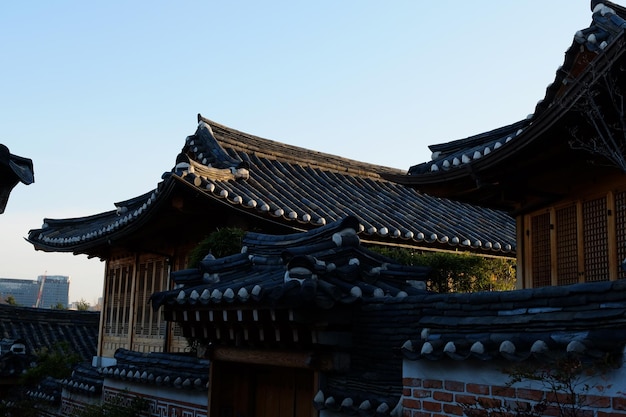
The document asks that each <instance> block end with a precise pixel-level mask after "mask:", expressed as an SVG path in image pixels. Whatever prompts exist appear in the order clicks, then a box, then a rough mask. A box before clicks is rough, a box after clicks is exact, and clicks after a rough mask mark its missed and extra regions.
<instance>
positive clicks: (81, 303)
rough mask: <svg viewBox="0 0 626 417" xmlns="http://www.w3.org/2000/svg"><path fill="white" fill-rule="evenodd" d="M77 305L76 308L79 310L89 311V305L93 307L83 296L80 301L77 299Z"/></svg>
mask: <svg viewBox="0 0 626 417" xmlns="http://www.w3.org/2000/svg"><path fill="white" fill-rule="evenodd" d="M75 306H76V310H78V311H88V310H89V307H91V306H90V305H89V303H88V302H87V301H86V300H85V299H84V298H81V299H80V300H79V301H76V303H75Z"/></svg>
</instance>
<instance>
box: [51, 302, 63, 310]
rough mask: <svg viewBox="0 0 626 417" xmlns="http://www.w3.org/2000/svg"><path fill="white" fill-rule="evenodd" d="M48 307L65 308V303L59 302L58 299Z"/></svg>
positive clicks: (53, 308)
mask: <svg viewBox="0 0 626 417" xmlns="http://www.w3.org/2000/svg"><path fill="white" fill-rule="evenodd" d="M50 308H51V309H52V310H67V308H66V307H65V304H63V303H62V302H60V301H59V302H58V303H56V304H52V305H51V306H50Z"/></svg>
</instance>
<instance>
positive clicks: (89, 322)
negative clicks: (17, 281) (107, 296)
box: [0, 304, 100, 361]
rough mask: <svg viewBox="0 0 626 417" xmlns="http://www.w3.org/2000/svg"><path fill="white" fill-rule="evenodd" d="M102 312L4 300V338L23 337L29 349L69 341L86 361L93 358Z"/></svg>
mask: <svg viewBox="0 0 626 417" xmlns="http://www.w3.org/2000/svg"><path fill="white" fill-rule="evenodd" d="M99 321H100V313H99V312H92V311H73V310H54V309H39V308H30V307H18V306H12V305H7V304H0V338H7V339H20V340H22V341H23V343H24V345H25V346H26V349H27V353H34V352H35V351H36V350H39V349H42V348H52V347H53V346H54V345H55V344H58V343H67V345H68V347H69V348H70V349H72V350H73V351H75V352H76V353H77V354H78V355H79V356H80V358H81V359H82V360H83V361H91V359H92V358H93V356H95V355H96V351H97V345H98V326H99Z"/></svg>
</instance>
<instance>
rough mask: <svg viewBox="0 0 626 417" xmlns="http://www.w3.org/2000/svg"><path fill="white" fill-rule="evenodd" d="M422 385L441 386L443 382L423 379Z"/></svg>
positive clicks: (429, 386)
mask: <svg viewBox="0 0 626 417" xmlns="http://www.w3.org/2000/svg"><path fill="white" fill-rule="evenodd" d="M422 387H424V388H443V382H441V381H439V380H437V379H425V380H423V381H422Z"/></svg>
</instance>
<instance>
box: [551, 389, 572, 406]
mask: <svg viewBox="0 0 626 417" xmlns="http://www.w3.org/2000/svg"><path fill="white" fill-rule="evenodd" d="M546 401H548V402H549V403H556V404H561V405H568V404H575V403H576V402H577V401H578V400H577V398H572V396H571V394H568V393H565V392H548V393H547V394H546Z"/></svg>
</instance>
